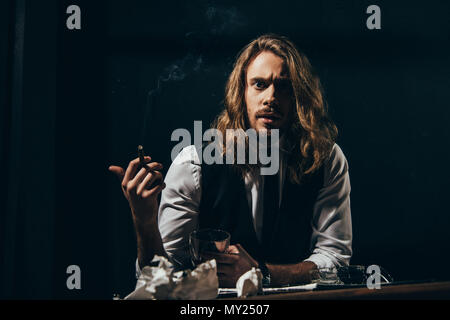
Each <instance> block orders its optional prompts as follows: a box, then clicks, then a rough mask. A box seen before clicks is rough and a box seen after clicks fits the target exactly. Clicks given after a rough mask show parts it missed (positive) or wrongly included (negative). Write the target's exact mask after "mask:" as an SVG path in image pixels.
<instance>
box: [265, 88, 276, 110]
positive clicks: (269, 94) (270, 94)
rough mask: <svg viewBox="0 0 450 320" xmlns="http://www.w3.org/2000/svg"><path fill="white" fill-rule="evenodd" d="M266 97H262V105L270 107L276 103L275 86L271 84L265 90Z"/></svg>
mask: <svg viewBox="0 0 450 320" xmlns="http://www.w3.org/2000/svg"><path fill="white" fill-rule="evenodd" d="M265 93H266V95H265V97H264V102H263V104H264V105H269V106H270V105H272V104H274V103H275V102H276V100H277V98H276V90H275V86H274V85H273V83H272V84H271V85H270V86H269V87H267V89H266V92H265Z"/></svg>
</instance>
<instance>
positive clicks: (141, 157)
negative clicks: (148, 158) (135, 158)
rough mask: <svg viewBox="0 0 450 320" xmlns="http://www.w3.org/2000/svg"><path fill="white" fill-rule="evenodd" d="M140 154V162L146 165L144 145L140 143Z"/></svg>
mask: <svg viewBox="0 0 450 320" xmlns="http://www.w3.org/2000/svg"><path fill="white" fill-rule="evenodd" d="M138 155H139V162H140V163H141V165H143V166H145V158H144V147H143V146H141V145H138Z"/></svg>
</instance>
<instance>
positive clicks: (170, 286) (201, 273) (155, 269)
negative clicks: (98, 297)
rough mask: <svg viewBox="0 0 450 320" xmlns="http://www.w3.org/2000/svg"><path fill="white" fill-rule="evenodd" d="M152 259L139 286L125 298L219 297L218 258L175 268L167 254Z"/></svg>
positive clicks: (141, 277) (139, 280) (186, 298)
mask: <svg viewBox="0 0 450 320" xmlns="http://www.w3.org/2000/svg"><path fill="white" fill-rule="evenodd" d="M152 263H155V264H156V263H157V266H146V267H144V268H143V269H142V272H141V275H140V277H139V279H138V281H137V284H136V289H135V290H134V291H133V292H132V293H130V294H129V295H128V296H127V297H125V299H126V300H127V299H129V300H131V299H135V300H147V299H151V300H172V299H177V300H178V299H179V300H207V299H214V298H216V297H217V294H218V290H219V280H218V278H217V264H216V260H209V261H206V262H204V263H202V264H200V265H198V266H197V268H195V269H194V270H183V271H177V272H174V268H173V265H172V263H170V262H169V260H167V259H166V258H165V257H161V256H155V257H154V258H153V260H152Z"/></svg>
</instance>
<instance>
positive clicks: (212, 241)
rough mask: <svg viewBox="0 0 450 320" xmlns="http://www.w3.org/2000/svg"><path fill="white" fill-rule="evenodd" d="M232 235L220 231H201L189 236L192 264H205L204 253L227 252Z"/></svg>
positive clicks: (193, 232)
mask: <svg viewBox="0 0 450 320" xmlns="http://www.w3.org/2000/svg"><path fill="white" fill-rule="evenodd" d="M230 238H231V236H230V234H229V233H228V232H226V231H224V230H220V229H210V228H208V229H201V230H195V231H192V232H191V234H190V235H189V250H190V253H191V258H192V262H193V263H194V265H198V264H199V263H201V262H203V259H202V254H203V253H204V252H226V250H227V249H228V246H229V245H230Z"/></svg>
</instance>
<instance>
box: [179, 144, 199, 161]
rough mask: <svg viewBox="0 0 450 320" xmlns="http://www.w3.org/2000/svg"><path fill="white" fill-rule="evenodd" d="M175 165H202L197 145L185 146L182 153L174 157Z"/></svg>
mask: <svg viewBox="0 0 450 320" xmlns="http://www.w3.org/2000/svg"><path fill="white" fill-rule="evenodd" d="M172 164H173V165H183V164H193V165H200V164H201V162H200V157H199V155H198V150H197V148H196V147H195V145H190V146H187V147H184V148H183V149H182V150H181V151H180V153H179V154H178V155H177V156H176V157H175V159H173V162H172Z"/></svg>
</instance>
